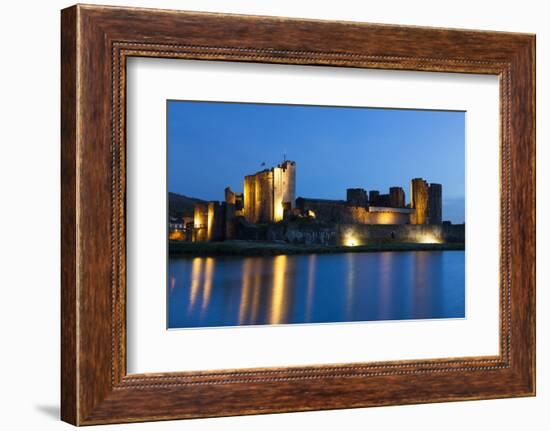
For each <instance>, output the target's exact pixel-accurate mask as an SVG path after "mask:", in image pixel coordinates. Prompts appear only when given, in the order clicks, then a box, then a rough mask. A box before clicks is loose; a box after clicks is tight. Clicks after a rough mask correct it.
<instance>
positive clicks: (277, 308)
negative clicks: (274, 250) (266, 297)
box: [270, 254, 287, 324]
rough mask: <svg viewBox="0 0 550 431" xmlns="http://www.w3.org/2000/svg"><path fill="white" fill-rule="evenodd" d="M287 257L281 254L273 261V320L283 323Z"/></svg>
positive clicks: (272, 321) (273, 321) (274, 322)
mask: <svg viewBox="0 0 550 431" xmlns="http://www.w3.org/2000/svg"><path fill="white" fill-rule="evenodd" d="M286 266H287V257H286V256H285V255H283V254H282V255H279V256H277V257H275V259H274V261H273V289H272V291H273V293H272V297H271V322H270V323H273V324H277V323H282V322H283V317H284V314H285V313H284V299H285V287H286V283H285V275H286Z"/></svg>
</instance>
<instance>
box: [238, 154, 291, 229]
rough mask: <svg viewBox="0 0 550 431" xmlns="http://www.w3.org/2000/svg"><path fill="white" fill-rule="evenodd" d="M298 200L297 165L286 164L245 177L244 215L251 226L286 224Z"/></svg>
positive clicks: (287, 161)
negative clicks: (280, 222)
mask: <svg viewBox="0 0 550 431" xmlns="http://www.w3.org/2000/svg"><path fill="white" fill-rule="evenodd" d="M295 199H296V163H295V162H291V161H289V160H285V161H284V162H283V163H281V164H280V165H278V166H276V167H273V168H271V169H265V170H263V171H260V172H256V173H255V174H253V175H247V176H245V177H244V193H243V200H244V210H243V215H244V218H245V219H246V221H248V222H249V223H269V222H277V221H281V220H283V217H284V214H285V210H292V209H293V208H294V205H295Z"/></svg>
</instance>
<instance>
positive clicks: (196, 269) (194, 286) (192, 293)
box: [188, 257, 202, 310]
mask: <svg viewBox="0 0 550 431" xmlns="http://www.w3.org/2000/svg"><path fill="white" fill-rule="evenodd" d="M201 270H202V258H200V257H196V258H194V259H193V263H192V264H191V289H189V306H188V309H189V310H191V309H193V307H194V306H195V302H196V301H197V296H198V293H199V289H200V286H201Z"/></svg>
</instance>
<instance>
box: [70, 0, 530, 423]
mask: <svg viewBox="0 0 550 431" xmlns="http://www.w3.org/2000/svg"><path fill="white" fill-rule="evenodd" d="M61 37H62V43H61V45H62V95H61V97H62V103H61V105H62V155H61V158H62V340H63V341H62V419H63V420H65V421H67V422H70V423H73V424H76V425H87V424H99V423H112V422H137V421H145V420H162V419H176V418H191V417H208V416H222V415H238V414H256V413H272V412H287V411H306V410H317V409H333V408H351V407H365V406H378V405H390V404H411V403H423V402H441V401H448V400H469V399H481V398H501V397H510V396H528V395H534V393H535V171H534V170H535V141H534V140H535V136H534V122H535V108H534V98H535V87H534V83H535V77H534V70H535V37H534V36H533V35H525V34H512V33H499V32H481V31H469V30H449V29H433V28H422V27H402V26H389V25H374V24H361V23H350V22H330V21H312V20H296V19H285V18H273V17H251V16H240V15H219V14H204V13H189V12H177V11H163V10H147V9H131V8H117V7H101V6H80V5H79V6H74V7H72V8H69V9H65V10H63V11H62V32H61ZM129 56H147V57H166V58H185V59H198V60H204V61H209V60H218V61H220V60H223V61H243V62H262V63H284V64H301V65H312V66H315V65H331V66H338V67H357V68H379V69H400V70H425V71H444V72H462V73H484V74H495V75H499V76H500V83H501V84H500V88H501V92H500V104H501V219H500V226H501V268H500V269H501V281H500V292H501V295H500V300H501V301H500V303H501V308H500V316H501V328H500V336H501V343H500V346H501V349H500V354H499V356H496V357H483V358H479V357H468V358H442V359H439V360H438V359H432V360H423V361H401V362H395V361H394V362H381V363H364V364H331V365H326V366H304V367H292V368H266V369H247V370H223V371H209V370H205V371H203V372H186V373H157V374H140V375H127V374H126V365H125V364H126V356H125V355H126V349H125V344H126V343H125V334H126V326H125V305H126V304H125V298H126V266H125V265H126V261H125V250H126V249H125V247H126V242H125V198H126V174H125V154H126V139H125V129H126V125H125V121H126V120H125V116H126V112H125V100H126V70H125V66H126V59H127V58H128V57H129ZM497 222H499V221H498V220H495V223H497ZM155 287H156V288H158V286H155Z"/></svg>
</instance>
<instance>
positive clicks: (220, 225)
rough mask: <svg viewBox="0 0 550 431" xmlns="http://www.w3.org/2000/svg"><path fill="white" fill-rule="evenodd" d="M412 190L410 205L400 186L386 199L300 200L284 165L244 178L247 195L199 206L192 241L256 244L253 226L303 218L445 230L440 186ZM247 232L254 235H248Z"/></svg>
mask: <svg viewBox="0 0 550 431" xmlns="http://www.w3.org/2000/svg"><path fill="white" fill-rule="evenodd" d="M410 190H411V191H410V193H411V196H410V203H409V204H406V203H405V192H404V190H403V189H402V188H401V187H390V189H389V193H383V194H381V193H380V192H379V191H378V190H371V191H370V192H369V191H367V190H365V189H362V188H349V189H347V190H346V199H345V200H332V199H312V198H303V197H299V198H297V199H296V196H295V194H296V163H295V162H293V161H290V160H285V161H283V162H282V163H281V164H279V165H277V166H275V167H272V168H269V169H264V170H263V171H259V172H256V173H255V174H252V175H247V176H245V177H244V189H243V192H242V193H237V192H233V191H232V190H231V188H229V187H226V188H225V190H224V197H225V200H224V201H223V202H217V201H210V202H200V203H196V204H195V208H194V218H193V223H192V227H191V230H192V238H191V240H192V241H195V242H200V241H224V240H230V239H243V238H244V239H251V238H249V237H252V239H254V238H256V237H255V235H259V234H257V233H254V234H251V233H250V232H253V231H254V226H256V227H257V228H258V229H259V228H261V227H262V226H263V228H264V229H265V227H266V226H265V225H266V224H272V223H274V222H279V221H282V220H288V221H293V220H296V219H300V218H301V219H304V218H310V219H315V220H317V221H319V222H326V223H329V224H333V225H346V224H347V225H373V226H375V225H440V224H441V223H442V186H441V184H435V183H432V184H428V183H427V182H426V181H425V180H423V179H422V178H414V179H412V180H411V189H410ZM273 226H277V225H273ZM251 227H252V231H250V228H251ZM243 229H244V230H243ZM247 229H248V232H249V233H246V232H245V231H246V230H247ZM418 229H420V227H419V228H417V230H418ZM258 232H259V231H258ZM395 232H397V231H395ZM419 232H420V231H419ZM262 235H263V234H262ZM256 239H258V238H256Z"/></svg>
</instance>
